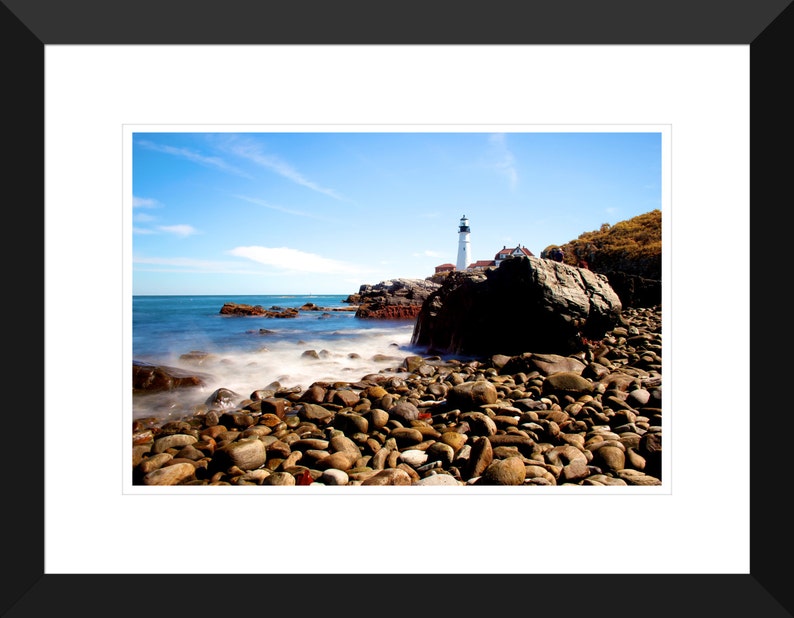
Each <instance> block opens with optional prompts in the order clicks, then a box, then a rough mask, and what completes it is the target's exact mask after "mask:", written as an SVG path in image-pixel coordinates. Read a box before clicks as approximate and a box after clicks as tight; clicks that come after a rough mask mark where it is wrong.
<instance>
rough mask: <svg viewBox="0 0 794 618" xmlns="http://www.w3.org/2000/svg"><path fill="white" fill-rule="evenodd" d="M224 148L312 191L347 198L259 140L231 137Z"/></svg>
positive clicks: (338, 198) (341, 198)
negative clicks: (288, 161)
mask: <svg viewBox="0 0 794 618" xmlns="http://www.w3.org/2000/svg"><path fill="white" fill-rule="evenodd" d="M224 148H225V149H226V150H227V151H228V152H230V153H232V154H234V155H236V156H238V157H242V158H244V159H248V160H249V161H251V162H253V163H256V164H257V165H259V166H261V167H264V168H265V169H268V170H270V171H271V172H275V173H276V174H278V175H279V176H282V177H284V178H286V179H287V180H290V181H292V182H294V183H296V184H298V185H301V186H303V187H306V188H308V189H311V190H312V191H317V192H318V193H322V194H323V195H327V196H329V197H332V198H334V199H336V200H344V199H345V198H344V197H342V196H341V195H340V194H339V193H338V192H336V191H334V190H333V189H329V188H327V187H323V186H321V185H319V184H317V183H316V182H314V181H313V180H310V179H309V178H307V177H306V176H304V175H303V174H302V173H301V172H299V171H298V170H296V169H295V168H294V167H293V166H292V165H290V164H289V163H287V162H286V161H283V160H282V159H280V158H279V157H277V156H276V155H273V154H268V153H265V152H264V150H263V149H262V146H261V145H260V144H259V143H258V142H255V141H253V140H247V139H246V140H243V139H230V140H228V141H227V142H226V143H225V144H224Z"/></svg>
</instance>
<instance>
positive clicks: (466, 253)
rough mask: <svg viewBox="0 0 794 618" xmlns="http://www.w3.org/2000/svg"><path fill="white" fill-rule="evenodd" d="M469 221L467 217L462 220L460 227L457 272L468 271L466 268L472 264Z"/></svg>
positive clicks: (464, 216)
mask: <svg viewBox="0 0 794 618" xmlns="http://www.w3.org/2000/svg"><path fill="white" fill-rule="evenodd" d="M470 232H471V230H470V229H469V220H468V219H467V218H466V215H463V216H462V217H461V218H460V225H459V226H458V262H457V264H456V265H455V268H456V269H457V270H466V267H467V266H468V265H469V264H471V242H470V241H469V233H470Z"/></svg>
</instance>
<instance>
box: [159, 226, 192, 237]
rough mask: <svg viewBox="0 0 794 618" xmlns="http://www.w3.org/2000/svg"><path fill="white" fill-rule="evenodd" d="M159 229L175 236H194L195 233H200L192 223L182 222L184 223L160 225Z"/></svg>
mask: <svg viewBox="0 0 794 618" xmlns="http://www.w3.org/2000/svg"><path fill="white" fill-rule="evenodd" d="M157 229H158V230H160V231H161V232H165V233H166V234H174V235H175V236H182V237H185V236H192V235H193V234H198V233H199V231H198V230H197V229H196V228H194V227H193V226H192V225H187V224H182V225H160V226H158V227H157Z"/></svg>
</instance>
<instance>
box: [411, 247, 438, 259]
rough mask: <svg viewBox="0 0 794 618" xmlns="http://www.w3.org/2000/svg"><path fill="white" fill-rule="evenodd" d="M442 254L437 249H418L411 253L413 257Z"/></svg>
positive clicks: (436, 256)
mask: <svg viewBox="0 0 794 618" xmlns="http://www.w3.org/2000/svg"><path fill="white" fill-rule="evenodd" d="M442 255H444V254H443V253H441V252H439V251H432V250H430V249H425V250H424V251H419V252H417V253H414V254H413V256H414V257H432V258H440V257H441V256H442Z"/></svg>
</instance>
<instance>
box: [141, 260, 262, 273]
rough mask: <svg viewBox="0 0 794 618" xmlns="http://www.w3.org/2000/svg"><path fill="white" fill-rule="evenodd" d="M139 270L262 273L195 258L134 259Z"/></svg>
mask: <svg viewBox="0 0 794 618" xmlns="http://www.w3.org/2000/svg"><path fill="white" fill-rule="evenodd" d="M132 263H133V264H134V265H135V267H136V269H137V270H146V271H148V272H182V273H187V272H189V273H194V274H229V275H257V274H261V273H260V272H258V271H256V270H254V269H252V268H250V267H247V266H246V265H245V264H241V263H240V262H218V261H213V260H196V259H193V258H185V257H178V258H161V257H133V259H132Z"/></svg>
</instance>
